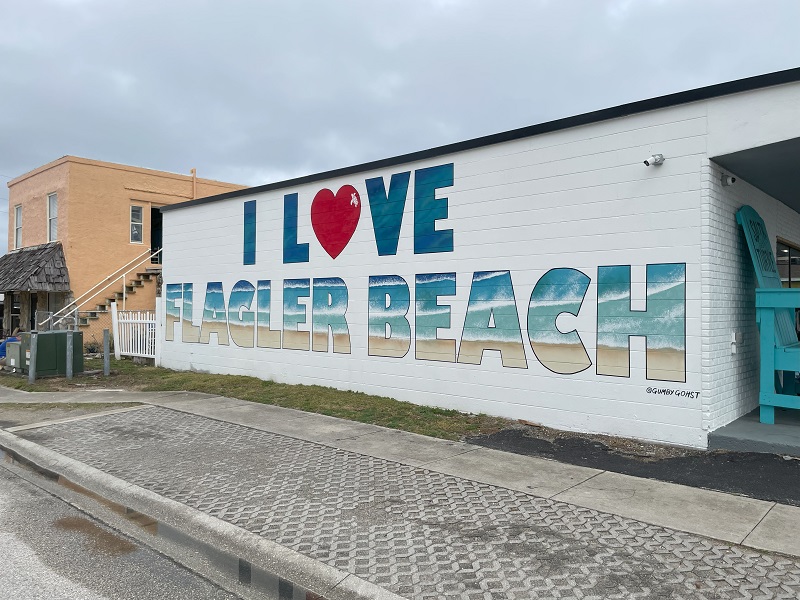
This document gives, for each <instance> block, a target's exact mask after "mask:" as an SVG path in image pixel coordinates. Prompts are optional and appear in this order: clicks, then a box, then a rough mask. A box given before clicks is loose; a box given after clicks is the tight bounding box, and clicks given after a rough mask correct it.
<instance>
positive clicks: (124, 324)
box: [111, 303, 156, 359]
mask: <svg viewBox="0 0 800 600" xmlns="http://www.w3.org/2000/svg"><path fill="white" fill-rule="evenodd" d="M111 318H112V321H113V327H114V356H115V357H116V358H120V357H122V356H140V357H144V358H153V359H154V358H155V357H156V312H155V311H153V310H117V307H116V303H112V305H111Z"/></svg>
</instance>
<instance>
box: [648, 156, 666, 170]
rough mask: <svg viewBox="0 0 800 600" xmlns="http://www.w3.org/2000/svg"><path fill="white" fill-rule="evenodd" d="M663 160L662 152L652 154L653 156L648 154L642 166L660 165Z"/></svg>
mask: <svg viewBox="0 0 800 600" xmlns="http://www.w3.org/2000/svg"><path fill="white" fill-rule="evenodd" d="M663 162H664V155H663V154H653V156H649V157H648V158H647V160H645V161H644V166H645V167H649V166H650V165H660V164H661V163H663Z"/></svg>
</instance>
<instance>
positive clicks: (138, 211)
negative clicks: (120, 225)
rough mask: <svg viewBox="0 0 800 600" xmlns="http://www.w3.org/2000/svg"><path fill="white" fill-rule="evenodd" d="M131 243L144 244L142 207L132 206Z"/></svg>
mask: <svg viewBox="0 0 800 600" xmlns="http://www.w3.org/2000/svg"><path fill="white" fill-rule="evenodd" d="M131 243H132V244H141V243H142V207H141V206H131Z"/></svg>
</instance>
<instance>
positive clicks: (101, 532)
mask: <svg viewBox="0 0 800 600" xmlns="http://www.w3.org/2000/svg"><path fill="white" fill-rule="evenodd" d="M0 460H2V461H5V462H8V463H11V464H14V465H17V466H21V467H24V468H26V469H28V470H31V471H33V472H35V473H37V474H38V475H43V476H44V477H46V478H47V479H50V480H52V481H56V482H58V484H59V485H61V486H63V487H65V488H67V489H70V490H72V491H75V492H78V493H80V494H82V495H84V496H87V497H89V498H91V499H93V500H95V501H97V502H99V503H101V504H103V505H104V506H106V507H108V508H110V509H111V510H112V511H114V512H115V513H117V514H120V515H122V516H124V517H125V518H126V519H128V520H129V521H131V522H132V523H134V524H135V525H137V526H138V527H140V528H141V529H143V530H144V531H146V532H147V533H148V534H150V535H152V536H156V537H159V538H162V539H164V540H166V541H169V542H171V543H173V544H175V545H177V546H180V547H181V549H182V550H185V551H190V552H191V553H193V554H195V555H198V554H199V555H200V556H202V557H203V558H204V559H205V561H207V562H208V563H210V564H212V565H213V566H214V567H215V568H217V569H219V570H220V571H221V572H222V573H224V574H225V575H226V576H227V577H229V578H230V579H232V580H234V581H238V582H239V585H241V586H243V587H244V588H246V589H247V590H249V591H250V592H254V593H256V594H257V595H258V596H259V597H262V598H264V600H326V598H325V597H324V596H320V595H319V594H316V593H314V592H312V591H310V590H306V589H305V588H303V587H301V586H299V585H295V584H294V583H292V582H291V581H289V580H287V579H284V578H283V577H280V576H279V575H277V574H275V573H271V572H269V571H266V570H264V569H261V568H259V567H257V566H255V565H253V564H252V563H250V562H249V561H247V560H245V559H243V558H241V557H239V556H235V555H233V554H230V553H228V552H224V551H221V550H218V549H217V548H214V547H213V546H211V545H210V544H207V543H205V542H202V541H200V540H197V539H196V538H194V537H192V536H189V535H187V534H185V533H183V532H181V531H179V530H178V529H175V528H174V527H171V526H169V525H167V524H165V523H161V522H160V521H157V520H155V519H153V518H151V517H149V516H147V515H145V514H142V513H140V512H137V511H135V510H133V509H131V508H129V507H127V506H124V505H122V504H119V503H116V502H112V501H111V500H108V499H106V498H103V497H102V496H100V495H99V494H96V493H94V492H92V491H90V490H87V489H86V488H84V487H82V486H80V485H77V484H76V483H74V482H72V481H70V480H68V479H66V478H65V477H62V476H60V475H57V474H55V473H53V472H52V471H48V470H46V469H42V468H40V467H38V466H37V465H35V464H34V463H32V462H30V461H28V460H26V459H24V458H22V457H19V456H17V455H16V453H12V452H7V451H5V450H4V449H3V448H0ZM55 525H56V527H58V528H59V529H63V530H67V531H75V532H78V533H81V534H84V535H86V536H87V538H88V539H89V540H90V541H91V543H92V544H93V547H94V548H95V549H96V550H97V551H99V552H104V553H106V554H110V555H112V556H122V555H124V554H128V553H130V552H133V551H135V550H136V546H135V545H134V544H132V543H131V542H129V541H127V540H126V539H124V538H122V537H118V536H116V535H114V534H112V533H110V532H108V531H106V530H105V529H103V528H101V527H99V526H98V525H96V524H94V523H92V522H91V521H90V520H88V519H85V518H80V517H69V518H64V519H59V520H58V521H56V523H55ZM231 591H233V592H234V593H235V592H236V590H235V589H234V590H231Z"/></svg>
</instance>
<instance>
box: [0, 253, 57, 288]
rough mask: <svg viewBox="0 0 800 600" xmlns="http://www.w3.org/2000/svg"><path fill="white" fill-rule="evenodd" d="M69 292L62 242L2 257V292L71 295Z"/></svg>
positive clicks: (0, 284)
mask: <svg viewBox="0 0 800 600" xmlns="http://www.w3.org/2000/svg"><path fill="white" fill-rule="evenodd" d="M69 289H70V288H69V273H68V272H67V262H66V261H65V260H64V250H63V249H62V248H61V242H50V243H48V244H40V245H38V246H29V247H27V248H20V249H19V250H13V251H11V252H9V253H8V254H6V255H5V256H2V257H0V290H3V291H14V292H68V291H69Z"/></svg>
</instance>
